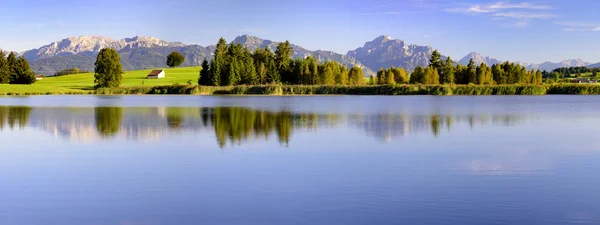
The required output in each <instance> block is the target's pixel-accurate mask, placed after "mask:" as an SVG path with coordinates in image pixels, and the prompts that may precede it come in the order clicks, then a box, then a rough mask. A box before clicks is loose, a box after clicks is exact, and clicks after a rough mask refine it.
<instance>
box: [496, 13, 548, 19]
mask: <svg viewBox="0 0 600 225" xmlns="http://www.w3.org/2000/svg"><path fill="white" fill-rule="evenodd" d="M494 16H495V17H508V18H514V19H550V18H554V17H556V15H554V14H551V13H527V12H505V13H495V14H494Z"/></svg>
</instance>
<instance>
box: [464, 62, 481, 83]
mask: <svg viewBox="0 0 600 225" xmlns="http://www.w3.org/2000/svg"><path fill="white" fill-rule="evenodd" d="M465 75H466V77H467V79H468V81H467V83H468V84H477V83H478V82H477V71H476V68H475V62H473V59H471V60H470V61H469V64H468V65H467V68H466V71H465Z"/></svg>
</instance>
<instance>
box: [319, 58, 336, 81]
mask: <svg viewBox="0 0 600 225" xmlns="http://www.w3.org/2000/svg"><path fill="white" fill-rule="evenodd" d="M319 81H320V82H319V83H320V84H324V85H334V84H335V75H334V74H333V64H332V63H331V62H330V61H327V62H325V63H324V64H322V65H321V66H320V68H319Z"/></svg>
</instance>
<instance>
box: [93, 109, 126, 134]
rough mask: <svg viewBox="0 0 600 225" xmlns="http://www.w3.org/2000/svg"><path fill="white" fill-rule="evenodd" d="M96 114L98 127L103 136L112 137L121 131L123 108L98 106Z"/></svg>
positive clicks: (95, 110)
mask: <svg viewBox="0 0 600 225" xmlns="http://www.w3.org/2000/svg"><path fill="white" fill-rule="evenodd" d="M94 116H95V119H96V120H95V121H96V129H97V130H98V134H99V135H100V136H101V137H112V136H115V135H117V134H118V133H119V130H120V128H121V122H122V121H123V108H121V107H96V108H95V109H94Z"/></svg>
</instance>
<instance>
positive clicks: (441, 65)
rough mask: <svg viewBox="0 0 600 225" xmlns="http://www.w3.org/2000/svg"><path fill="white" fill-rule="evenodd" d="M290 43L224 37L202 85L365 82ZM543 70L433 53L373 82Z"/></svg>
mask: <svg viewBox="0 0 600 225" xmlns="http://www.w3.org/2000/svg"><path fill="white" fill-rule="evenodd" d="M293 54H294V50H293V48H292V46H291V45H290V43H289V41H286V42H281V43H279V45H278V46H277V48H276V49H275V51H274V52H273V51H271V49H269V48H268V47H265V48H258V49H256V50H255V51H253V52H252V51H250V50H249V49H248V48H247V47H244V46H242V45H241V44H236V43H233V42H232V43H230V44H227V42H226V41H225V39H223V38H221V39H219V42H218V43H217V45H216V48H215V51H214V53H213V59H212V60H211V61H210V62H209V61H208V60H207V59H205V60H204V61H203V62H202V69H201V70H200V74H199V77H198V84H199V85H204V86H235V85H258V84H288V85H364V84H365V77H364V73H363V69H362V68H360V67H358V66H354V67H352V68H350V69H348V67H347V66H346V65H343V64H341V63H338V62H335V61H329V60H327V61H323V62H322V61H320V60H319V59H318V58H317V57H316V56H314V57H311V56H308V57H305V58H294V57H293ZM183 60H184V57H183V55H181V54H180V53H178V52H173V53H171V54H170V55H169V56H168V57H167V65H168V66H169V67H176V66H179V65H181V63H182V62H183ZM95 65H96V68H95V71H94V72H95V81H94V83H95V87H96V88H100V87H118V86H119V84H120V82H121V80H122V79H123V78H122V73H123V71H122V66H121V63H120V58H119V54H118V52H117V51H115V50H113V49H110V48H107V49H102V50H101V51H100V53H99V54H98V57H97V59H96V63H95ZM542 77H543V73H542V72H541V71H540V70H534V69H532V70H527V69H526V68H525V67H524V66H521V65H519V64H515V63H511V62H508V61H507V62H504V63H502V64H494V65H492V66H491V67H489V66H488V65H486V64H485V63H481V64H480V65H475V63H474V61H473V60H470V61H469V64H468V65H466V66H463V65H460V64H457V63H455V62H454V61H453V60H452V59H451V58H450V57H447V58H445V59H442V57H441V54H440V53H439V52H438V51H437V50H435V51H433V53H432V55H431V58H430V61H429V65H428V66H426V67H421V66H418V67H417V68H416V69H415V70H413V71H412V72H411V73H409V72H408V71H406V70H405V69H403V68H395V67H391V68H387V69H384V68H381V69H380V70H379V72H377V74H376V76H372V75H371V77H370V79H369V82H368V84H373V85H375V84H378V85H393V84H431V85H435V84H479V85H492V84H542V82H543V80H542Z"/></svg>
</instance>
